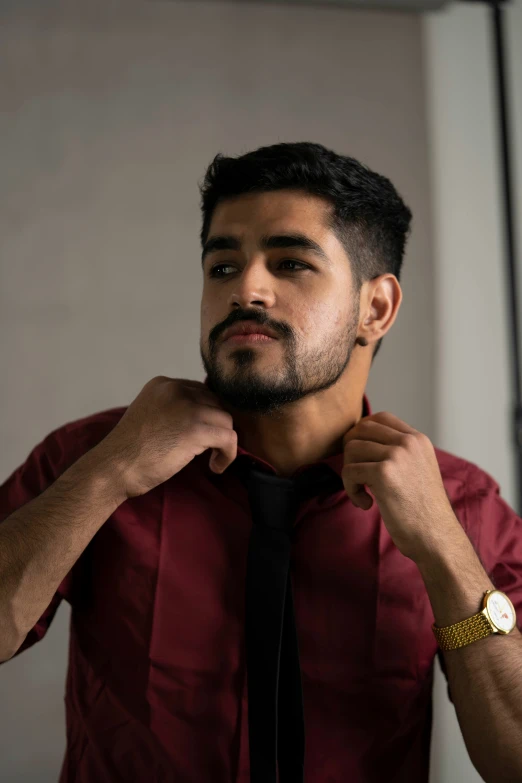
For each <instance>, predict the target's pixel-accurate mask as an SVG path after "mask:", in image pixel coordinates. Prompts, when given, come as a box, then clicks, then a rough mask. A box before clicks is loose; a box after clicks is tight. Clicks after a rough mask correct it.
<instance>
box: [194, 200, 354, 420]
mask: <svg viewBox="0 0 522 783" xmlns="http://www.w3.org/2000/svg"><path fill="white" fill-rule="evenodd" d="M328 208H329V205H328V203H327V202H325V201H324V200H323V199H320V198H318V197H315V196H309V195H307V194H304V193H302V192H298V191H292V190H281V191H276V192H271V193H252V194H247V195H242V196H239V197H236V198H234V199H230V200H227V201H224V202H223V203H221V204H219V205H218V206H217V208H216V210H215V212H214V215H213V218H212V223H211V225H210V230H209V235H208V239H207V243H206V246H205V247H206V248H208V250H209V252H205V253H204V262H203V276H204V284H203V294H202V299H201V339H200V351H201V358H202V360H203V364H204V367H205V371H206V373H207V376H208V385H209V388H210V389H211V391H213V392H214V393H215V394H216V395H217V396H218V397H220V398H221V399H222V400H223V401H224V402H226V403H228V404H229V405H230V406H232V407H234V408H236V409H237V410H240V411H245V412H250V413H259V414H275V413H277V412H279V411H281V410H282V408H283V407H284V406H286V405H288V404H290V403H292V402H296V401H297V400H300V399H302V398H303V397H305V396H307V395H312V394H315V393H317V392H319V391H321V390H323V389H327V388H328V387H329V386H332V385H333V384H334V383H335V382H336V381H337V380H338V379H339V377H340V376H341V375H342V373H343V372H344V370H345V369H346V367H347V365H348V362H349V360H350V356H351V353H352V350H353V346H354V344H355V339H356V337H357V326H358V318H359V297H358V296H356V295H355V292H354V290H353V283H352V275H351V270H350V262H349V260H348V258H347V255H346V252H345V250H344V249H343V246H342V245H341V243H340V242H339V240H338V239H337V237H336V235H335V234H334V233H333V232H332V231H331V229H329V228H328V227H327V226H326V216H327V210H328ZM295 234H299V235H304V237H305V238H307V239H309V240H311V241H312V243H315V244H316V245H317V249H311V248H305V247H299V246H297V244H296V243H295V242H294V243H292V242H291V241H290V240H288V241H287V242H286V243H285V244H286V247H281V246H279V247H277V244H278V243H279V244H282V243H283V240H281V239H280V240H275V239H274V238H275V237H284V236H288V235H295ZM218 237H220V238H222V239H220V240H219V241H218V240H217V238H218ZM225 238H226V239H225ZM267 238H272V246H271V247H269V248H266V247H264V246H263V245H264V243H265V244H266V239H267ZM292 244H293V246H290V245H292ZM241 321H248V322H249V323H252V322H254V323H255V324H263V325H264V326H267V327H270V328H271V329H272V330H274V332H275V333H276V335H277V339H273V340H269V341H264V342H248V343H238V342H234V341H233V340H232V341H229V340H224V339H223V335H224V332H225V330H226V329H228V328H229V327H230V326H232V325H233V324H236V323H238V322H241Z"/></svg>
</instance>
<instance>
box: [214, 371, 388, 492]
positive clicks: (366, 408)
mask: <svg viewBox="0 0 522 783" xmlns="http://www.w3.org/2000/svg"><path fill="white" fill-rule="evenodd" d="M203 383H204V384H205V385H206V386H208V375H207V376H206V377H205V380H204V381H203ZM362 415H363V417H364V416H371V415H372V409H371V406H370V401H369V400H368V397H367V395H366V394H363V412H362ZM237 456H238V457H242V456H244V457H247V458H248V459H250V460H252V461H254V462H256V463H258V464H259V466H260V467H264V468H265V469H267V470H268V471H269V472H270V473H275V470H274V468H273V466H272V465H271V464H270V463H269V462H266V461H265V460H264V459H261V457H257V456H256V455H255V454H251V453H250V452H249V451H247V450H246V449H244V448H243V447H242V446H240V445H239V444H238V446H237ZM321 464H326V465H329V466H330V467H331V468H332V469H333V470H334V471H335V472H336V473H337V474H338V475H339V476H341V473H342V469H343V465H344V454H343V452H339V453H338V454H332V455H331V456H329V457H325V459H321V460H318V461H317V462H312V463H310V464H309V465H301V466H300V467H299V468H298V469H297V470H296V471H295V473H294V477H295V476H297V475H299V473H302V472H303V471H305V470H306V469H307V468H310V467H311V466H312V465H321Z"/></svg>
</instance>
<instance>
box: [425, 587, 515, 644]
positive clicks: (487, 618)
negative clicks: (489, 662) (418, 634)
mask: <svg viewBox="0 0 522 783" xmlns="http://www.w3.org/2000/svg"><path fill="white" fill-rule="evenodd" d="M516 622H517V615H516V612H515V607H514V606H513V604H512V603H511V601H510V600H509V598H508V597H507V595H506V594H505V593H502V592H501V591H500V590H486V592H485V593H484V598H483V599H482V609H481V611H480V612H478V614H474V615H473V616H472V617H468V618H467V619H466V620H461V621H460V622H459V623H453V625H446V626H445V627H444V628H439V627H437V626H436V625H435V624H433V625H432V626H431V627H432V630H433V633H434V634H435V638H436V640H437V642H438V643H439V647H440V648H441V650H456V649H457V647H465V646H466V645H467V644H471V642H475V641H476V640H477V639H483V638H484V637H486V636H489V635H490V634H492V633H501V634H507V633H509V632H510V631H512V630H513V628H514V627H515V625H516Z"/></svg>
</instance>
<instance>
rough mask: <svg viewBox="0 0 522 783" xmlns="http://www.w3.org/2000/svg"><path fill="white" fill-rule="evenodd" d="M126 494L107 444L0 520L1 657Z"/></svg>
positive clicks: (25, 630) (15, 644)
mask: <svg viewBox="0 0 522 783" xmlns="http://www.w3.org/2000/svg"><path fill="white" fill-rule="evenodd" d="M124 499H125V496H124V493H123V487H122V484H121V482H120V479H119V474H118V473H117V472H116V471H115V469H114V467H113V466H112V464H111V461H110V459H109V457H108V456H107V455H106V452H104V451H103V449H102V448H99V449H97V448H94V449H92V450H91V451H89V452H87V453H86V454H84V455H83V456H82V457H81V458H80V459H79V460H78V461H77V462H75V463H74V464H73V465H71V467H70V468H68V470H66V471H65V472H64V473H63V474H62V475H61V476H60V477H59V478H58V479H57V480H56V481H55V482H54V483H53V484H52V485H51V486H50V487H48V489H47V490H45V492H43V493H42V494H41V495H39V496H38V497H37V498H34V499H33V500H31V501H30V502H29V503H27V504H26V505H24V506H23V507H22V508H20V509H18V510H17V511H15V512H14V513H13V514H11V515H10V516H9V517H7V519H5V520H4V521H3V522H2V523H1V524H0V585H1V591H0V657H1V658H2V659H4V660H5V659H6V658H7V657H10V656H11V655H13V654H14V653H15V652H16V650H17V649H18V647H19V646H20V645H21V644H22V642H23V640H24V639H25V637H26V636H27V634H28V632H29V631H30V630H31V628H32V627H33V626H34V624H35V623H36V621H37V620H38V619H39V617H41V615H42V614H43V612H44V611H45V609H46V608H47V607H48V606H49V604H50V602H51V600H52V597H53V595H54V593H55V592H56V589H57V587H58V586H59V584H60V583H61V582H62V580H63V579H64V577H65V576H66V574H67V573H68V572H69V571H70V569H71V568H72V566H73V565H74V563H75V562H76V561H77V559H78V558H79V557H80V555H81V553H82V552H83V551H84V549H85V548H86V547H87V545H88V543H89V542H90V541H91V539H92V538H93V536H94V534H95V533H96V532H97V531H98V530H99V528H100V527H101V526H102V525H103V523H104V522H105V521H106V520H107V519H108V518H109V517H110V515H111V514H112V513H113V512H114V511H115V510H116V508H117V507H118V506H119V505H120V503H122V502H123V500H124Z"/></svg>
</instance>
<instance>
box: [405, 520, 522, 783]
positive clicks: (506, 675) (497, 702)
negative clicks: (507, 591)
mask: <svg viewBox="0 0 522 783" xmlns="http://www.w3.org/2000/svg"><path fill="white" fill-rule="evenodd" d="M459 531H460V532H459ZM417 565H418V566H419V570H420V572H421V575H422V578H423V580H424V583H425V585H426V589H427V592H428V595H429V598H430V602H431V605H432V608H433V614H434V618H435V624H436V625H437V626H445V625H451V624H452V623H456V622H459V621H460V620H464V619H466V618H468V617H471V616H472V615H473V614H476V613H477V612H478V611H480V603H481V599H482V597H483V595H484V592H485V591H486V590H493V589H495V585H494V584H493V583H492V582H491V580H490V579H489V577H488V575H487V574H486V572H485V570H484V568H483V567H482V564H481V563H480V560H479V559H478V557H477V555H476V553H475V551H474V549H473V546H472V544H471V542H470V540H469V538H468V537H467V535H466V534H465V532H464V531H463V530H462V528H460V527H459V530H457V529H456V528H455V536H454V538H453V539H451V542H448V545H447V546H445V549H444V551H443V552H439V553H435V554H434V553H431V554H430V555H429V556H426V558H425V559H423V560H421V561H417ZM443 655H444V660H445V663H446V668H447V675H448V683H449V686H450V690H451V696H452V699H453V702H454V705H455V710H456V713H457V718H458V721H459V725H460V728H461V730H462V735H463V737H464V741H465V743H466V747H467V750H468V753H469V755H470V758H471V761H472V762H473V764H474V766H475V767H476V769H477V771H478V772H479V773H480V774H481V775H482V777H483V778H484V780H485V781H486V782H487V783H504V781H506V783H507V782H508V781H509V783H522V636H521V634H520V632H519V631H518V629H517V628H516V627H515V628H514V629H513V631H511V633H510V634H508V635H501V634H492V635H490V636H488V637H486V638H485V639H479V640H477V641H474V642H472V643H471V644H469V645H466V646H465V647H460V648H458V649H456V650H448V651H444V652H443Z"/></svg>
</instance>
